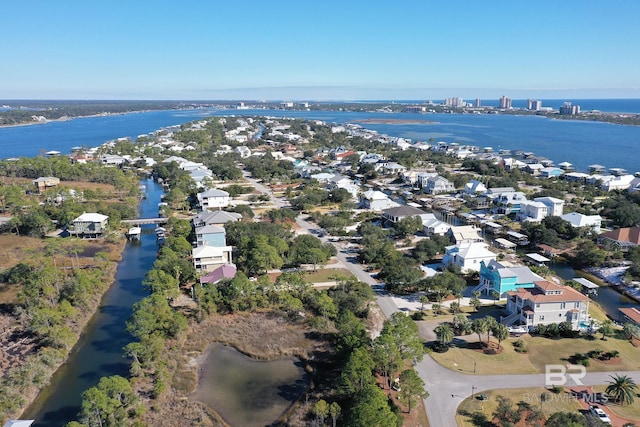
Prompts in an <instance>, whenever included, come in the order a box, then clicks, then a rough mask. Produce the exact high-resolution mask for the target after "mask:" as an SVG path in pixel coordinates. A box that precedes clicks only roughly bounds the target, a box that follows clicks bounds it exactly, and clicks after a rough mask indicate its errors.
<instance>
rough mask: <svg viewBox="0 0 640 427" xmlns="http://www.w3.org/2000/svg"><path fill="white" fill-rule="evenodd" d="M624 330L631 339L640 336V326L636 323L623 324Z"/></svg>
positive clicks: (625, 334)
mask: <svg viewBox="0 0 640 427" xmlns="http://www.w3.org/2000/svg"><path fill="white" fill-rule="evenodd" d="M622 332H623V333H624V336H625V337H627V339H628V340H629V341H631V340H635V339H638V338H640V328H639V327H638V326H637V325H636V324H635V323H631V322H627V323H625V324H624V325H623V326H622Z"/></svg>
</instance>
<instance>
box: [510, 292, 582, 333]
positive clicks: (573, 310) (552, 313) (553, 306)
mask: <svg viewBox="0 0 640 427" xmlns="http://www.w3.org/2000/svg"><path fill="white" fill-rule="evenodd" d="M506 309H507V311H508V312H509V313H510V314H509V315H508V316H506V317H504V318H502V319H500V322H501V323H503V324H504V325H506V326H510V325H514V324H516V325H523V326H526V327H527V328H529V329H533V328H534V327H536V326H537V325H550V324H553V323H555V324H558V323H562V322H569V323H570V324H571V327H572V329H573V330H578V329H580V324H581V323H584V322H588V320H589V297H587V296H586V295H584V294H582V293H581V292H578V291H577V290H575V289H573V288H572V287H570V286H563V285H558V284H556V283H552V282H548V281H546V280H542V281H536V282H534V286H533V287H531V288H519V289H518V290H516V291H511V292H508V293H507V306H506Z"/></svg>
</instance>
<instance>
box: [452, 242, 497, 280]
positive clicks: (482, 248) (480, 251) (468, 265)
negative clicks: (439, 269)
mask: <svg viewBox="0 0 640 427" xmlns="http://www.w3.org/2000/svg"><path fill="white" fill-rule="evenodd" d="M495 260H496V254H495V253H493V252H491V251H490V250H489V246H488V245H487V244H486V243H478V242H474V243H462V244H459V245H452V246H447V247H446V248H445V253H444V256H443V257H442V263H443V264H444V265H457V266H459V267H460V269H461V271H462V272H463V273H469V272H471V271H480V267H481V265H484V264H486V263H489V262H491V261H495Z"/></svg>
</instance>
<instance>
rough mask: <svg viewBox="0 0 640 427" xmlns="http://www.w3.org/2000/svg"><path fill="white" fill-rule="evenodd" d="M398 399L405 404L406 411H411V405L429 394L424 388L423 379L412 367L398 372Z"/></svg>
mask: <svg viewBox="0 0 640 427" xmlns="http://www.w3.org/2000/svg"><path fill="white" fill-rule="evenodd" d="M398 394H399V397H400V400H401V401H402V402H403V403H405V404H406V405H407V412H408V413H411V407H412V406H413V405H415V404H416V403H417V402H418V399H423V398H425V397H427V396H429V393H427V391H426V390H425V389H424V381H422V378H420V376H419V375H418V374H417V373H416V371H414V370H413V369H407V370H404V371H402V373H401V374H400V392H399V393H398Z"/></svg>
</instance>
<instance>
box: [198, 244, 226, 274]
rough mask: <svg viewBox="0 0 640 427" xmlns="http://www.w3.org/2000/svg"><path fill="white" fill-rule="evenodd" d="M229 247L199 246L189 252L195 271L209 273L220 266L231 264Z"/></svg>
mask: <svg viewBox="0 0 640 427" xmlns="http://www.w3.org/2000/svg"><path fill="white" fill-rule="evenodd" d="M231 250H232V248H231V246H201V247H198V248H193V249H192V250H191V256H192V258H193V266H194V267H195V269H196V271H199V272H210V271H213V270H215V269H216V268H218V267H219V266H221V265H224V264H231Z"/></svg>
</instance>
